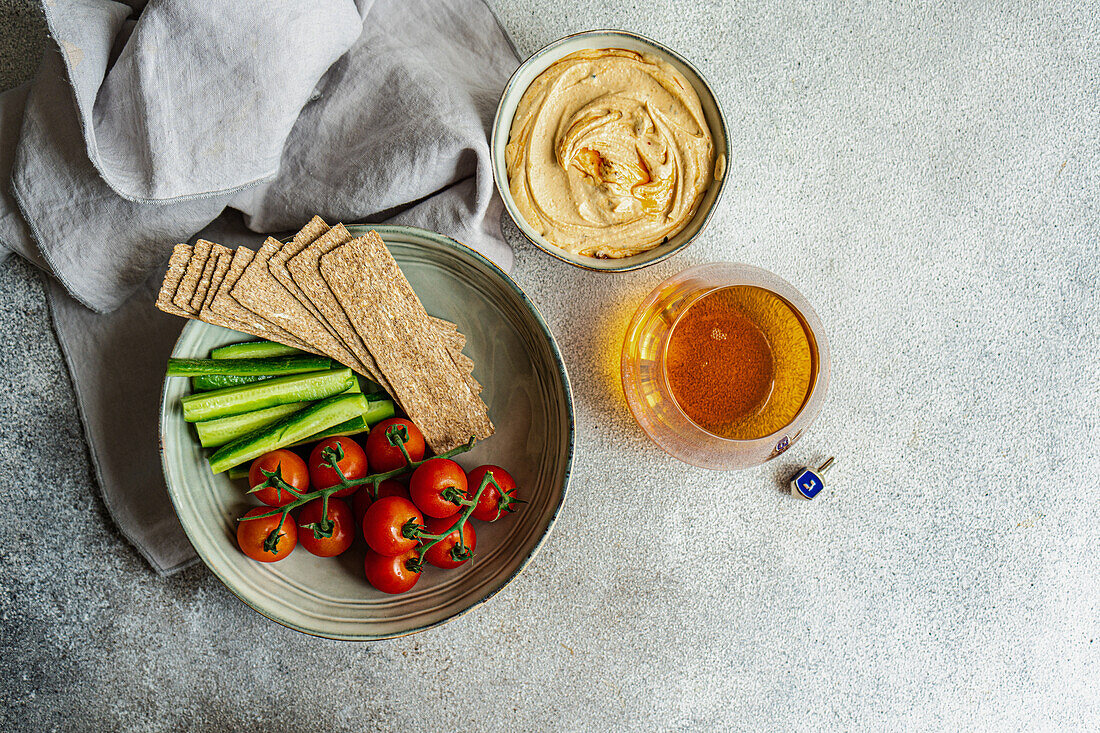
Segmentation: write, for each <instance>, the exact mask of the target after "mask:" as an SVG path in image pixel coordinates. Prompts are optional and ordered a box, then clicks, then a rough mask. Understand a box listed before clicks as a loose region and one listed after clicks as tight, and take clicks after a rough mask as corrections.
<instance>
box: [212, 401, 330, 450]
mask: <svg viewBox="0 0 1100 733" xmlns="http://www.w3.org/2000/svg"><path fill="white" fill-rule="evenodd" d="M309 404H310V403H308V402H288V403H287V404H285V405H275V406H274V407H265V408H264V409H262V410H252V411H251V412H242V413H241V414H239V415H226V416H225V417H219V418H215V419H213V420H203V421H202V422H197V423H195V432H197V433H198V434H199V443H200V444H201V445H202V447H203V448H217V447H218V446H219V445H225V444H226V443H229V442H232V441H234V440H236V439H237V438H240V437H241V436H243V435H248V434H249V433H253V432H255V431H257V430H259V429H260V428H264V427H267V426H268V425H271V424H272V423H276V422H279V421H280V420H282V419H283V418H284V417H286V416H287V415H290V414H293V413H295V412H298V410H301V409H303V408H305V407H308V406H309Z"/></svg>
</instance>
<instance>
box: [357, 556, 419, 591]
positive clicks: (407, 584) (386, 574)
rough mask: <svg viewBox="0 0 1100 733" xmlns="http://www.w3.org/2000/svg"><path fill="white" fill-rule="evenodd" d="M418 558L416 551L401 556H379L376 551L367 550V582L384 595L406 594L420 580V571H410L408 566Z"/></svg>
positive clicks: (364, 562)
mask: <svg viewBox="0 0 1100 733" xmlns="http://www.w3.org/2000/svg"><path fill="white" fill-rule="evenodd" d="M416 557H417V551H416V550H409V551H408V552H405V553H402V554H400V555H379V554H378V553H377V552H375V551H374V550H367V557H366V559H365V560H364V561H363V569H364V570H365V571H366V573H367V581H368V582H369V583H370V584H371V585H373V586H374V587H375V588H377V589H378V590H380V591H382V592H383V593H404V592H405V591H407V590H409V589H410V588H412V587H413V586H414V585H416V581H418V580H420V571H419V570H410V569H409V565H408V564H409V561H411V560H416Z"/></svg>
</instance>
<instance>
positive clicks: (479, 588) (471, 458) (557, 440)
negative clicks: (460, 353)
mask: <svg viewBox="0 0 1100 733" xmlns="http://www.w3.org/2000/svg"><path fill="white" fill-rule="evenodd" d="M368 228H373V229H375V230H376V231H377V232H378V233H379V234H380V235H381V236H382V239H383V240H385V242H386V244H387V246H388V247H389V249H390V251H391V252H392V253H393V256H394V257H395V258H396V259H397V261H398V263H399V264H400V265H401V269H402V270H403V271H404V273H405V275H406V277H408V279H409V282H411V283H412V286H413V288H414V289H415V290H416V292H417V295H419V296H420V298H421V300H422V301H423V303H424V307H425V308H426V309H427V310H428V312H429V313H431V314H432V315H435V316H438V317H440V318H446V319H447V320H450V321H453V322H454V323H456V324H458V327H459V329H460V330H461V331H462V333H464V334H465V335H466V339H467V344H466V348H465V352H466V354H468V355H469V356H471V357H472V358H473V359H474V362H475V363H476V365H477V366H476V368H475V369H474V377H475V378H476V379H477V380H478V381H479V382H480V383H481V384H482V386H483V390H484V391H483V392H482V397H483V398H484V399H485V402H486V403H487V404H488V406H489V414H490V416H491V417H492V419H493V422H494V423H495V424H496V428H497V432H496V435H494V436H493V437H492V438H490V439H488V440H486V441H484V442H483V443H481V444H479V445H477V446H476V447H475V448H474V449H473V450H472V451H470V452H469V453H466V454H463V455H461V456H459V457H458V460H459V462H460V463H461V464H462V465H463V466H464V467H465V468H467V469H469V468H472V467H474V466H478V465H481V464H484V463H494V464H498V465H501V466H503V467H504V468H506V469H507V470H508V471H509V472H511V473H512V474H513V476H514V477H515V479H516V482H517V483H518V484H519V486H520V487H521V490H522V492H523V493H522V497H523V498H524V499H526V500H527V501H528V502H529V503H527V504H523V505H522V507H521V509H520V510H519V511H518V512H517V513H516V514H515V515H513V516H512V517H509V518H507V519H505V520H502V521H498V522H494V523H492V524H485V523H479V525H478V527H477V530H478V543H477V544H478V547H477V554H476V556H475V557H474V559H473V560H471V561H470V562H469V563H467V564H466V565H464V566H463V567H461V568H459V569H458V570H451V571H443V570H439V569H437V568H433V567H429V568H428V569H427V570H425V571H424V575H423V577H422V578H421V579H420V582H419V583H417V585H416V587H415V588H413V589H412V590H411V591H409V592H408V593H404V594H402V595H397V596H388V595H385V594H383V593H379V592H378V591H376V590H374V589H373V588H371V587H370V585H368V584H367V581H366V579H365V577H364V575H363V547H362V544H363V543H361V542H357V543H356V544H355V545H353V547H352V549H351V550H349V551H348V552H346V553H344V555H342V556H340V557H338V558H329V559H326V558H319V557H314V556H313V555H311V554H309V553H308V552H307V551H306V550H304V549H303V548H301V547H298V548H296V549H295V550H294V552H293V553H291V555H290V556H289V557H288V558H286V559H285V560H282V561H280V562H278V563H271V564H262V563H258V562H254V561H252V560H249V559H248V558H247V557H245V556H244V554H242V553H241V551H240V550H239V549H238V547H237V541H236V524H237V521H236V520H237V517H239V516H241V515H242V514H244V512H245V511H247V510H248V509H249V508H251V507H252V506H254V505H255V502H254V501H253V500H252V499H249V498H246V497H245V496H244V494H243V490H242V484H243V482H233V481H230V480H229V479H228V478H227V477H226V475H225V474H220V475H217V476H215V475H213V474H212V473H211V472H210V469H209V466H208V464H207V462H206V457H205V455H204V452H203V450H202V449H201V448H200V447H199V443H198V440H197V439H196V437H195V435H194V431H193V430H192V429H191V428H190V427H189V426H188V425H187V423H186V422H184V420H183V416H182V414H181V410H180V405H179V400H180V397H182V396H184V395H185V394H187V393H188V392H189V391H190V386H189V380H187V379H182V378H170V379H166V380H165V386H164V392H163V396H162V399H161V416H160V431H161V461H162V463H163V465H164V475H165V478H166V480H167V482H168V493H169V495H170V496H171V498H172V502H173V504H174V505H175V507H176V512H177V513H178V514H179V518H180V521H181V522H182V523H183V528H184V530H185V531H186V532H187V536H188V537H189V538H190V540H191V544H193V545H194V546H195V550H196V551H198V554H199V556H200V557H201V558H202V560H203V561H204V562H205V563H206V565H207V566H208V567H209V568H210V569H211V570H212V571H213V572H214V574H215V575H217V576H218V578H220V579H221V581H222V582H223V583H225V584H226V586H228V587H229V589H230V590H231V591H233V593H235V594H236V595H237V597H239V598H240V599H241V600H242V601H244V602H245V603H247V604H248V605H249V606H251V607H252V608H254V609H255V610H257V611H259V612H260V613H262V614H263V615H264V616H267V617H268V618H270V619H272V620H274V621H277V622H279V623H281V624H283V625H284V626H289V627H290V628H293V629H297V630H299V631H303V632H305V633H307V634H314V635H317V636H325V637H329V638H332V639H356V640H371V639H384V638H388V637H393V636H401V635H404V634H410V633H414V632H417V631H422V630H424V629H427V628H430V627H432V626H435V625H437V624H440V623H443V622H444V621H447V620H448V619H451V618H454V617H455V616H457V615H459V614H461V613H464V612H465V611H468V610H470V609H471V608H473V607H474V606H476V605H478V604H479V603H482V602H484V601H486V600H487V599H488V598H490V597H491V596H492V595H493V594H494V593H496V592H497V591H499V590H500V589H501V588H503V587H504V586H505V585H506V584H507V583H508V581H510V580H511V579H512V578H514V577H515V576H516V575H517V574H518V573H519V572H520V571H521V570H522V569H523V567H524V566H525V565H526V564H527V563H528V562H529V561H530V560H531V558H532V557H534V555H535V553H536V551H537V550H538V549H539V546H540V545H541V544H542V542H543V541H544V540H545V538H546V536H547V533H548V532H549V531H550V528H551V526H553V523H554V519H555V517H556V516H557V513H558V511H559V510H560V508H561V505H562V502H563V500H564V499H565V492H566V487H567V486H568V483H569V468H570V464H571V462H572V457H573V401H572V394H571V392H570V388H569V379H568V376H567V375H566V371H565V365H564V364H563V363H562V359H561V353H560V352H559V351H558V347H557V344H556V343H555V342H554V337H553V336H552V335H551V334H550V331H549V329H548V328H547V327H546V324H545V322H544V321H543V319H542V316H541V315H540V314H539V312H538V310H537V309H536V308H535V306H534V305H533V304H532V303H531V301H529V300H528V299H527V297H526V296H525V295H524V294H523V292H522V291H521V290H520V289H519V287H518V286H516V284H515V283H514V282H512V280H511V279H510V278H509V277H508V276H507V275H506V274H504V273H503V272H502V271H501V270H499V269H498V268H497V267H496V266H495V265H493V264H492V263H491V262H489V261H488V260H486V259H485V258H484V257H482V256H481V255H479V254H477V253H476V252H474V251H473V250H471V249H469V248H467V247H465V246H463V245H461V244H459V243H458V242H456V241H454V240H453V239H450V238H448V237H444V236H442V235H439V234H434V233H432V232H427V231H424V230H421V229H413V228H410V227H388V226H379V227H348V229H349V230H350V231H351V232H352V233H353V234H354V233H359V234H361V233H363V232H365V231H366V230H367V229H368ZM247 338H251V337H247ZM241 340H242V338H241V334H239V333H237V332H236V331H230V330H227V329H224V328H219V327H217V326H211V325H208V324H205V323H201V322H199V321H189V322H188V323H187V325H186V326H185V327H184V329H183V333H182V334H181V335H180V338H179V341H178V342H177V343H176V347H175V349H174V350H173V352H172V355H173V356H177V357H201V358H205V357H207V356H208V355H209V353H210V349H212V348H214V347H216V346H220V345H222V344H227V343H233V342H235V341H241Z"/></svg>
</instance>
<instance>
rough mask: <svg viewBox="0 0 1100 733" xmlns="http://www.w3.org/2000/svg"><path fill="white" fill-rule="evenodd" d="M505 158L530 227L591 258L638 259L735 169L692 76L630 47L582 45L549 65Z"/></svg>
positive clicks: (519, 115)
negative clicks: (722, 151) (720, 155)
mask: <svg viewBox="0 0 1100 733" xmlns="http://www.w3.org/2000/svg"><path fill="white" fill-rule="evenodd" d="M505 162H506V164H507V167H508V185H509V189H510V190H511V194H512V198H513V199H514V200H515V203H516V206H517V207H518V208H519V210H520V213H521V214H523V218H524V219H525V220H526V221H527V223H528V224H529V225H530V226H531V227H532V228H534V229H535V230H536V231H538V232H539V233H540V234H541V235H542V236H543V237H544V238H545V239H546V240H547V241H549V242H550V243H551V244H554V245H556V246H558V247H561V248H562V249H564V250H567V251H568V252H572V253H573V254H578V255H587V256H591V257H629V256H630V255H634V254H638V253H639V252H644V251H646V250H649V249H652V248H653V247H656V246H657V245H659V244H661V243H662V242H664V241H666V240H667V239H668V238H669V237H672V236H673V235H675V234H676V233H677V232H679V231H680V230H681V229H683V228H684V227H685V226H687V224H688V222H690V221H691V219H692V217H693V216H694V215H695V212H696V210H697V209H698V208H699V204H700V202H701V201H702V200H703V196H704V194H706V191H707V188H708V187H709V186H710V184H711V182H712V181H713V180H714V178H715V177H719V178H720V177H721V175H722V170H723V168H724V165H725V161H724V160H720V161H718V162H717V167H716V163H715V153H714V141H713V140H712V138H711V133H710V130H709V129H708V128H707V123H706V119H705V118H704V117H703V110H702V105H701V104H700V103H699V95H698V94H696V92H695V90H694V89H693V88H692V86H691V84H690V83H689V82H688V80H687V79H685V78H684V76H683V75H682V74H681V73H680V72H678V71H676V69H674V68H672V66H671V65H669V64H668V63H666V62H665V61H662V60H661V59H658V58H656V57H654V56H650V55H648V54H642V53H637V52H635V51H628V50H625V49H621V48H605V49H596V50H585V51H578V52H576V53H572V54H569V55H568V56H566V57H564V58H562V59H560V60H559V61H557V62H556V63H554V64H553V65H552V66H550V67H549V68H547V69H546V70H545V71H544V72H542V73H541V74H540V75H539V76H538V77H537V78H536V79H535V80H534V81H533V82H532V83H531V86H530V87H528V89H527V91H526V92H525V93H524V95H523V98H522V99H521V100H520V102H519V106H518V107H517V108H516V116H515V118H514V119H513V121H512V129H511V133H510V135H509V140H508V146H507V148H506V150H505Z"/></svg>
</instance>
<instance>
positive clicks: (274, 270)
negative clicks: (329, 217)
mask: <svg viewBox="0 0 1100 733" xmlns="http://www.w3.org/2000/svg"><path fill="white" fill-rule="evenodd" d="M330 229H331V228H330V227H329V225H328V224H326V223H325V220H324V219H322V218H321V217H319V216H315V217H313V218H312V219H310V221H309V223H308V224H306V225H305V226H304V227H302V230H301V231H299V232H298V233H297V234H295V235H294V237H293V238H292V239H291V240H290V241H289V242H286V243H284V244H283V246H282V247H280V248H279V249H278V250H277V251H276V252H274V253H273V254H272V255H271V259H269V260H268V261H267V267H268V269H269V270H271V276H272V277H274V278H275V279H276V280H278V281H279V284H280V285H282V286H283V287H284V288H286V289H287V290H289V291H290V294H291V295H293V296H294V297H295V298H297V299H298V301H299V302H300V303H301V304H302V305H304V306H305V307H306V308H307V309H309V312H310V313H312V314H313V317H314V318H316V319H317V320H319V321H320V322H321V323H322V325H325V326H326V327H327V326H328V324H326V323H325V317H324V314H323V313H321V311H320V310H318V308H317V306H315V305H314V304H313V303H312V302H310V299H309V296H308V295H307V294H306V293H305V292H303V291H302V289H301V288H300V287H298V283H296V282H294V278H293V277H291V275H290V271H289V270H288V269H287V266H286V263H287V260H289V259H290V258H291V257H293V256H294V255H296V254H298V253H299V252H301V251H302V249H304V248H305V247H307V246H309V245H310V244H312V243H313V242H315V241H317V239H318V238H319V237H322V236H324V235H325V234H327V233H328V232H329V231H330ZM328 331H329V333H331V334H332V335H333V336H334V337H335V338H336V339H339V340H341V341H343V339H342V338H341V337H340V334H339V333H337V332H336V331H334V330H333V329H332V328H329V329H328ZM344 346H347V347H348V349H349V350H351V351H352V352H353V353H354V349H351V347H350V345H349V344H347V343H346V342H345V343H344Z"/></svg>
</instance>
